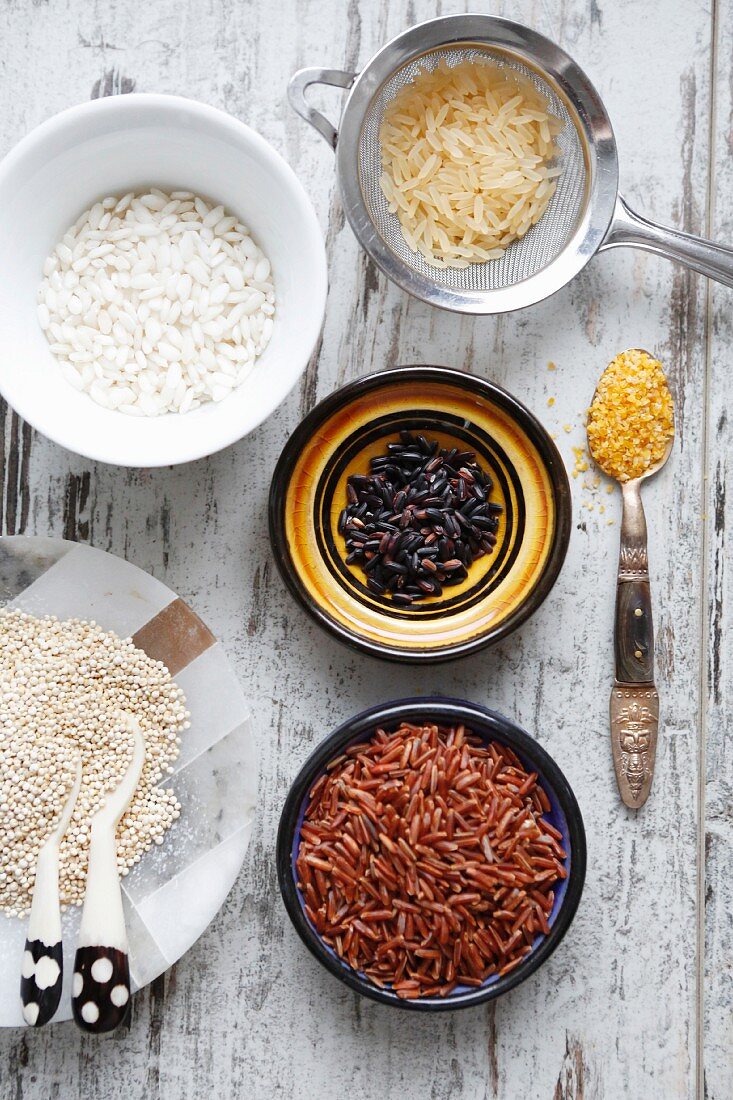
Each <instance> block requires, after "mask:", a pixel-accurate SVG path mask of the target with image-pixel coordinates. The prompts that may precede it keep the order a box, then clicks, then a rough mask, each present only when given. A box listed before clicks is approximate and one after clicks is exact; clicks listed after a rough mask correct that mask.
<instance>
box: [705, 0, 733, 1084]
mask: <svg viewBox="0 0 733 1100" xmlns="http://www.w3.org/2000/svg"><path fill="white" fill-rule="evenodd" d="M714 14H715V17H716V18H715V54H714V59H715V64H714V68H713V87H714V89H715V111H714V114H713V116H712V126H711V133H712V142H713V150H712V152H713V156H712V171H711V176H710V184H709V194H710V202H709V215H708V216H709V219H710V226H711V232H714V233H716V234H718V235H719V237H720V239H721V240H724V241H731V240H733V193H732V192H731V188H732V187H733V8H731V5H730V4H719V5H718V6H717V7H716V8H715V9H714ZM708 304H709V325H708V361H709V395H710V398H709V402H708V408H707V424H706V429H707V431H706V436H707V440H706V442H707V447H706V459H705V477H706V487H707V492H706V499H705V512H706V515H705V530H706V534H707V538H706V555H705V560H706V566H707V573H706V588H707V591H706V608H705V616H706V621H705V626H706V631H707V638H706V641H707V646H706V657H707V660H706V666H705V670H704V671H705V675H706V684H705V686H706V704H707V705H706V707H705V710H704V712H703V715H702V717H703V721H702V723H701V727H702V728H701V735H702V737H703V739H704V741H703V743H704V745H705V758H704V762H705V767H704V771H703V774H702V777H701V778H702V780H703V784H702V786H703V789H704V799H705V801H704V828H703V829H702V830H701V834H700V842H701V844H700V847H701V857H702V860H703V861H704V862H703V867H702V868H701V870H702V871H703V872H704V873H703V874H701V882H700V904H701V905H702V906H703V912H704V916H705V920H704V934H705V938H704V945H703V946H704V967H703V969H702V972H701V976H700V977H701V983H700V984H701V991H702V992H703V994H704V1034H705V1050H704V1088H705V1097H706V1100H726V1098H728V1097H730V1096H733V875H732V874H731V869H732V868H733V742H732V741H731V732H730V731H731V725H732V724H733V660H732V659H731V644H730V631H731V620H732V617H733V569H731V554H730V545H729V543H728V542H727V539H726V533H727V529H728V528H730V525H731V523H733V492H730V491H727V490H728V486H727V480H728V477H729V476H730V474H731V473H732V472H733V465H732V464H731V454H732V452H733V415H732V414H731V409H730V396H729V395H730V388H731V380H730V370H729V364H730V357H731V347H733V320H732V319H731V299H730V292H727V293H726V292H725V291H724V290H722V289H720V288H716V287H711V288H710V290H709V303H708Z"/></svg>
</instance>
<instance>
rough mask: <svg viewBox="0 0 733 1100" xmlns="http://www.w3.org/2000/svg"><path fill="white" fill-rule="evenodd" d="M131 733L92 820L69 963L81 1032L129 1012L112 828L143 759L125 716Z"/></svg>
mask: <svg viewBox="0 0 733 1100" xmlns="http://www.w3.org/2000/svg"><path fill="white" fill-rule="evenodd" d="M124 720H125V721H126V723H127V724H128V726H129V728H130V730H131V731H132V735H133V745H134V747H133V753H132V760H131V762H130V764H129V766H128V768H127V771H126V772H125V774H124V776H123V777H122V779H121V781H120V783H119V784H118V786H117V787H115V789H114V791H112V793H111V794H110V795H108V797H107V798H106V800H105V802H104V804H103V805H102V807H101V808H100V809H99V810H97V812H96V813H95V815H94V817H93V818H92V824H91V837H90V842H89V867H88V870H87V885H86V891H85V893H84V906H83V908H82V913H81V925H80V927H79V939H78V941H77V949H76V957H75V959H74V977H73V981H72V995H71V1007H72V1011H73V1013H74V1020H75V1022H76V1023H77V1024H78V1025H79V1027H80V1028H81V1029H82V1030H83V1031H88V1032H91V1033H93V1034H96V1035H99V1034H102V1033H103V1032H107V1031H114V1029H115V1028H116V1027H119V1025H120V1024H121V1023H122V1022H123V1021H124V1019H125V1017H126V1016H127V1013H128V1012H129V1009H130V964H129V960H128V948H127V930H126V928H125V915H124V911H123V908H122V892H121V890H120V879H119V875H118V872H117V842H116V839H115V830H116V829H117V825H118V823H119V820H120V818H121V817H122V815H123V814H124V812H125V810H126V809H127V807H128V806H129V804H130V802H131V801H132V797H133V795H134V794H135V791H136V789H137V785H138V782H139V780H140V773H141V772H142V768H143V763H144V760H145V737H144V736H143V732H142V730H141V729H140V725H139V723H138V721H137V720H136V719H135V718H133V716H132V715H128V714H125V715H124Z"/></svg>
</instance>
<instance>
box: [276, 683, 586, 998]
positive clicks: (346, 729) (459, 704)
mask: <svg viewBox="0 0 733 1100" xmlns="http://www.w3.org/2000/svg"><path fill="white" fill-rule="evenodd" d="M416 717H417V718H423V719H427V718H431V719H433V720H438V721H440V722H455V721H461V722H465V724H466V725H468V726H470V727H479V729H478V732H481V733H485V732H488V731H491V736H492V737H494V738H495V739H496V740H497V741H503V742H504V743H505V744H507V745H509V747H510V748H512V749H514V750H515V751H516V752H517V755H518V756H519V757H520V758H521V759H522V760H523V761H529V762H530V763H532V764H534V765H536V766H537V768H538V769H539V771H540V773H541V775H542V776H543V779H544V780H545V781H546V783H547V785H548V786H549V787H551V788H552V791H553V793H554V794H555V796H556V797H557V800H558V802H559V803H560V806H561V808H562V810H563V813H564V814H565V819H566V821H567V826H568V836H569V840H570V855H571V866H570V873H569V875H568V880H567V890H566V893H565V897H564V899H563V901H562V904H561V906H560V909H559V911H558V913H557V916H556V918H555V921H554V923H553V925H552V927H551V929H550V933H549V935H548V936H546V937H545V938H544V939H543V940H542V942H541V943H540V944H539V946H538V947H537V948H536V949H535V950H533V951H532V953H531V954H530V955H528V956H527V957H526V959H525V960H524V961H523V962H522V963H521V964H520V965H519V966H517V967H516V968H515V969H514V970H512V971H510V973H508V974H505V975H504V976H503V977H500V978H498V979H497V980H496V981H495V982H492V984H491V985H488V986H483V987H481V988H479V989H473V990H469V991H468V992H466V993H461V994H460V996H459V997H455V998H453V997H451V996H449V997H447V998H444V999H443V998H438V997H431V998H425V999H424V1000H420V999H419V998H418V999H416V1000H402V999H400V998H399V997H397V996H396V994H394V993H391V992H390V991H389V990H385V989H380V988H379V987H378V986H376V985H372V984H371V983H369V982H368V981H367V980H366V979H364V978H361V977H360V976H359V975H358V973H356V971H354V970H352V969H351V968H350V967H348V966H345V965H344V964H343V963H341V962H340V961H339V960H338V959H337V958H336V957H335V956H333V955H332V954H330V953H329V952H328V951H327V950H326V948H325V947H324V946H323V943H322V941H321V938H320V936H319V935H318V934H317V933H316V932H315V931H314V929H313V928H312V927H311V925H310V923H309V921H308V919H307V917H306V916H305V913H304V912H303V909H302V908H301V905H300V901H299V896H298V891H297V887H296V885H295V881H294V878H293V873H292V860H291V853H292V847H293V841H294V834H295V828H296V824H297V819H298V814H299V812H300V807H301V805H302V803H303V800H304V799H305V797H306V795H307V793H308V790H309V788H310V786H311V785H312V784H313V782H314V781H315V779H316V778H317V777H318V775H320V774H321V772H322V771H323V770H324V768H325V766H326V765H327V764H328V762H329V761H330V760H331V759H332V757H333V756H334V755H337V754H338V752H339V751H340V750H341V749H342V748H343V747H344V745H346V744H348V743H350V742H353V741H355V740H356V739H358V738H359V737H361V736H362V735H365V734H366V733H367V732H368V731H372V732H373V731H374V729H375V728H376V726H377V725H381V724H388V723H390V724H391V723H394V722H399V721H401V720H403V719H410V718H416ZM275 852H276V865H277V878H278V885H279V887H280V894H281V896H282V899H283V902H284V904H285V909H286V911H287V914H288V916H289V918H290V920H291V922H292V924H293V927H294V928H295V931H296V932H297V933H298V935H299V936H300V938H301V940H302V941H303V943H304V944H305V946H306V947H307V948H308V950H309V951H310V952H311V954H312V955H313V956H314V957H315V958H316V959H318V961H319V962H320V963H321V964H322V965H323V966H325V968H326V969H327V970H328V971H329V972H330V973H331V974H333V975H334V976H335V977H336V978H338V979H339V980H340V981H342V982H343V983H344V984H345V985H347V986H348V987H349V988H350V989H352V990H354V992H356V993H360V994H362V995H363V996H365V997H369V998H371V999H372V1000H374V1001H379V1003H380V1004H387V1005H390V1006H391V1007H393V1008H403V1009H407V1010H408V1011H416V1012H450V1011H456V1010H458V1009H461V1008H472V1007H474V1006H476V1005H479V1004H484V1003H486V1002H487V1001H492V1000H494V999H495V998H496V997H499V996H501V995H502V994H504V993H508V992H509V991H510V990H511V989H514V988H515V987H516V986H518V985H520V984H521V983H522V982H523V981H525V980H526V979H527V978H529V977H530V976H531V975H532V974H534V972H535V971H536V970H537V969H538V968H539V967H540V966H541V965H542V964H543V963H544V962H545V961H546V960H547V959H548V958H549V957H550V955H552V954H553V952H554V951H555V950H556V948H557V947H558V946H559V944H560V943H561V941H562V940H563V939H564V937H565V934H566V933H567V931H568V929H569V927H570V925H571V923H572V921H573V919H574V917H575V914H576V911H577V909H578V905H579V903H580V899H581V896H582V893H583V886H584V884H585V873H586V864H587V846H586V836H585V826H584V823H583V816H582V814H581V811H580V806H579V805H578V801H577V799H576V797H575V793H574V792H573V789H572V787H571V786H570V784H569V782H568V780H567V779H566V777H565V775H564V773H563V772H562V770H561V769H560V767H559V765H558V764H556V762H555V760H554V759H553V758H552V757H551V756H550V754H549V753H548V752H547V750H546V749H544V748H543V747H542V745H540V744H539V742H538V741H536V740H535V739H534V738H533V737H532V736H531V735H530V734H529V733H527V731H526V730H524V729H523V728H522V727H521V726H519V725H517V723H516V722H514V721H513V720H512V719H510V718H507V717H505V716H504V715H503V714H500V713H499V712H498V711H494V710H491V709H489V708H488V707H484V706H482V705H481V704H479V703H471V702H468V701H466V700H461V699H454V698H449V697H446V696H441V695H437V696H434V697H431V696H416V697H414V698H409V699H397V700H395V701H393V702H389V703H380V704H377V705H375V706H371V707H368V708H367V709H366V710H364V711H361V712H360V713H359V714H357V715H355V716H354V717H353V718H349V719H347V720H346V721H345V722H342V723H341V725H340V726H338V728H337V729H336V730H334V731H333V733H331V734H329V736H328V737H326V738H325V739H324V740H323V741H321V742H320V743H319V744H318V745H317V746H316V748H315V749H314V750H313V751H312V752H311V754H310V755H309V756H308V758H307V759H306V761H305V763H304V764H303V765H302V766H301V768H300V770H299V771H298V773H297V775H296V777H295V779H294V780H293V782H292V784H291V786H290V789H289V791H288V794H287V797H286V799H285V802H284V804H283V808H282V811H281V814H280V823H279V826H278V831H277V841H276V849H275Z"/></svg>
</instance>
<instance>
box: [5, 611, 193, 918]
mask: <svg viewBox="0 0 733 1100" xmlns="http://www.w3.org/2000/svg"><path fill="white" fill-rule="evenodd" d="M121 711H128V712H130V713H132V714H134V715H135V716H136V718H137V719H138V721H139V722H140V725H141V727H142V730H143V733H144V734H145V762H144V764H143V770H142V775H141V777H140V782H139V784H138V787H137V790H136V792H135V795H134V797H133V799H132V802H131V803H130V806H129V807H128V809H127V811H126V812H125V814H124V816H123V817H122V820H121V821H120V824H119V826H118V829H117V866H118V870H119V872H120V874H121V875H125V874H126V873H127V871H128V870H129V868H131V867H132V866H134V864H136V863H138V862H139V861H140V857H141V856H142V855H143V853H144V852H146V851H147V850H148V849H149V848H151V847H152V846H153V845H154V844H160V843H162V841H163V838H164V834H165V833H166V831H167V830H168V829H169V828H170V826H171V825H172V823H173V822H174V821H175V820H176V819H177V818H178V817H179V816H180V810H181V807H180V803H179V802H178V801H177V799H176V797H175V794H174V793H173V791H172V790H171V789H170V788H169V787H161V786H159V785H158V784H159V783H160V781H161V779H162V778H163V777H164V776H166V777H167V776H168V775H170V770H171V765H172V763H173V761H174V760H175V759H176V757H177V756H178V753H179V746H180V738H179V734H180V733H181V731H182V730H184V729H186V728H188V725H189V723H188V717H189V716H188V712H187V711H186V709H185V700H184V697H183V693H182V691H181V690H180V688H179V687H177V685H176V684H175V683H174V682H173V680H172V678H171V676H170V673H169V672H168V670H167V668H166V667H165V665H163V664H162V663H161V662H160V661H154V660H152V658H150V657H148V656H147V654H145V653H143V652H142V650H139V649H137V648H136V647H135V646H134V645H133V644H132V642H131V641H130V639H129V638H128V639H122V638H119V637H118V636H117V635H116V634H113V633H111V632H105V631H103V630H102V629H101V628H100V627H99V626H97V625H96V623H94V622H83V621H80V620H78V619H70V620H67V621H64V622H61V621H59V620H58V619H56V618H55V617H47V618H42V619H38V618H35V617H33V616H31V615H27V614H24V613H23V612H20V611H15V610H8V609H4V610H0V909H2V910H4V911H5V913H7V914H8V915H9V916H22V915H23V914H25V913H26V912H27V911H28V909H29V907H30V902H31V898H32V892H33V883H34V877H35V865H36V859H37V857H38V852H39V850H40V848H41V847H42V845H43V843H44V842H45V840H46V839H47V837H48V835H49V833H50V832H51V831H52V829H53V828H54V825H55V823H56V822H57V821H58V818H59V816H60V814H61V810H62V808H63V805H64V803H65V801H66V798H67V796H68V793H69V791H70V789H71V786H72V784H73V780H74V775H75V767H76V760H77V759H78V758H81V762H82V784H81V789H80V792H79V797H78V799H77V802H76V806H75V808H74V812H73V815H72V818H71V823H70V825H69V828H68V830H67V833H66V835H65V837H64V839H63V842H62V844H61V852H60V862H59V878H60V893H61V901H62V903H63V904H64V905H79V904H81V901H82V900H83V896H84V888H85V883H86V869H87V859H88V848H89V836H90V832H89V831H90V824H91V817H92V815H93V814H94V812H95V811H96V810H97V809H98V808H99V806H100V805H101V803H102V802H103V800H104V796H105V793H106V792H108V791H110V790H112V789H113V788H114V787H116V786H117V783H118V782H119V780H120V779H121V777H122V775H123V774H124V772H125V770H126V769H127V766H128V764H129V762H130V759H131V755H132V735H131V734H130V732H129V730H128V729H127V727H126V726H125V725H124V724H123V723H122V722H121V719H120V712H121Z"/></svg>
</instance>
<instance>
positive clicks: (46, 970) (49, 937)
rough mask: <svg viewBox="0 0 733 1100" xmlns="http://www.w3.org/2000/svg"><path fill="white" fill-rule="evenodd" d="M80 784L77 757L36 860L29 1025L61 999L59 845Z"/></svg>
mask: <svg viewBox="0 0 733 1100" xmlns="http://www.w3.org/2000/svg"><path fill="white" fill-rule="evenodd" d="M80 786H81V761H80V760H77V762H76V776H75V779H74V783H73V785H72V787H71V790H70V791H69V794H68V795H67V799H66V804H65V806H64V808H63V811H62V813H61V817H60V819H59V821H58V822H57V824H56V828H55V829H54V831H53V832H52V833H51V834H50V836H48V837H47V839H46V841H45V842H44V844H43V847H42V848H41V850H40V852H39V853H38V859H37V860H36V877H35V882H34V885H33V901H32V903H31V913H30V917H29V918H28V935H27V938H26V941H25V950H24V952H23V962H22V964H21V969H20V1001H21V1007H22V1010H23V1019H24V1020H25V1022H26V1023H27V1024H29V1026H30V1027H41V1026H42V1025H43V1024H47V1023H48V1021H49V1020H50V1019H52V1018H53V1016H54V1015H55V1013H56V1009H57V1008H58V1007H59V1002H60V1001H61V986H62V984H63V977H64V951H63V944H62V943H61V907H60V904H59V845H60V843H61V841H62V839H63V836H64V833H65V832H66V830H67V828H68V826H69V820H70V818H71V815H72V813H73V810H74V805H75V803H76V799H77V796H78V794H79V788H80Z"/></svg>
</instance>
